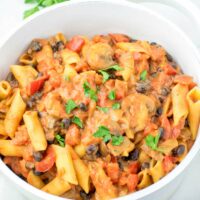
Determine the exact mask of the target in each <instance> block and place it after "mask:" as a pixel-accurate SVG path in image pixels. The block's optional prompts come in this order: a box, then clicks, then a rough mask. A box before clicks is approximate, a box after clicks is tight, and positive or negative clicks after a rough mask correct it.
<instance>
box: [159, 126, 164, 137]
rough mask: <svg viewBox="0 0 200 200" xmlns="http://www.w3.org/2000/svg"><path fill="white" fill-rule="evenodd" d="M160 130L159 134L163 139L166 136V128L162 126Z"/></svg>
mask: <svg viewBox="0 0 200 200" xmlns="http://www.w3.org/2000/svg"><path fill="white" fill-rule="evenodd" d="M158 131H159V134H160V139H163V138H164V133H165V130H164V128H163V127H160V128H159V129H158Z"/></svg>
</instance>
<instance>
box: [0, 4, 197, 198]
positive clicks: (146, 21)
mask: <svg viewBox="0 0 200 200" xmlns="http://www.w3.org/2000/svg"><path fill="white" fill-rule="evenodd" d="M57 32H63V33H65V34H66V36H67V37H70V36H73V35H76V34H82V35H89V36H92V35H94V34H100V33H111V32H114V33H115V32H116V33H117V32H119V33H125V34H127V35H129V36H131V37H132V38H137V39H145V40H149V41H155V42H157V43H159V44H161V45H163V46H164V48H166V49H167V51H168V52H169V53H170V54H171V55H173V57H174V58H175V60H176V61H177V62H178V63H179V64H180V66H181V67H182V69H183V71H184V72H185V73H187V74H189V75H191V76H193V77H194V78H195V80H196V81H197V82H198V80H200V73H199V64H200V56H199V54H198V50H197V49H196V48H195V46H194V45H193V44H192V42H191V41H190V40H189V39H188V38H187V37H186V36H185V35H184V33H183V32H182V31H181V30H179V29H178V28H177V27H176V26H175V25H174V24H172V23H171V22H169V21H167V20H165V19H164V18H162V17H161V16H159V15H157V14H155V13H153V12H152V11H150V10H148V9H145V8H144V7H142V6H141V5H138V4H134V3H130V2H129V3H128V2H126V1H117V0H85V1H79V0H76V1H71V2H67V3H63V4H60V5H57V6H55V7H51V8H49V9H45V10H44V11H42V12H40V13H39V14H36V15H34V16H33V17H31V18H30V19H28V20H27V21H25V22H24V23H23V24H22V25H21V26H20V27H19V28H18V29H17V30H16V31H15V32H14V33H12V34H11V36H10V37H9V38H8V39H7V40H6V41H5V42H4V44H3V45H2V46H1V47H0V79H3V78H5V76H6V74H7V73H8V71H9V66H10V65H11V64H13V63H15V62H16V61H17V59H18V57H19V56H20V54H21V53H22V52H23V51H24V50H25V49H26V48H27V45H28V44H29V43H30V41H31V40H32V39H33V38H38V37H49V36H50V35H53V34H55V33H57ZM199 148H200V136H199V135H198V137H197V139H196V142H195V144H194V145H193V147H192V149H191V151H190V152H189V153H188V155H187V157H186V158H185V159H184V160H183V161H182V163H181V164H180V165H179V166H177V167H176V168H175V169H174V170H173V171H172V172H171V173H170V174H168V175H167V176H165V177H164V178H162V179H161V180H160V181H159V182H157V183H155V184H153V185H151V186H149V187H147V188H146V189H143V190H141V191H138V192H135V193H132V194H129V195H127V196H124V197H121V198H119V199H121V200H127V199H129V200H136V199H140V200H152V199H153V200H160V199H161V198H162V200H164V199H167V198H169V197H170V196H171V195H172V194H173V192H174V191H175V190H176V188H177V187H178V185H179V184H180V182H181V180H182V178H183V177H184V174H185V173H186V169H187V167H188V166H189V164H190V162H191V160H192V159H193V158H194V157H195V155H196V154H197V152H198V151H199ZM0 171H1V173H2V174H4V175H5V176H6V177H7V178H8V179H9V180H10V182H11V183H12V184H14V186H15V187H17V188H18V189H19V190H20V191H21V192H22V193H23V194H24V195H26V197H28V198H29V199H38V200H63V198H60V197H55V196H53V195H49V194H47V193H44V192H42V191H40V190H38V189H36V188H34V187H32V186H31V185H29V184H28V183H26V182H24V181H23V180H21V179H20V178H18V177H17V176H16V175H15V174H14V173H13V172H12V171H11V170H10V169H9V168H8V167H6V165H5V164H4V163H3V162H2V161H1V160H0Z"/></svg>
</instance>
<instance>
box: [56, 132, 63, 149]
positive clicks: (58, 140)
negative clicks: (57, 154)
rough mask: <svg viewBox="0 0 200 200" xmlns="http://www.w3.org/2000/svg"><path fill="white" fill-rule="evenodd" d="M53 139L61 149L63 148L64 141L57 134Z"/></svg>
mask: <svg viewBox="0 0 200 200" xmlns="http://www.w3.org/2000/svg"><path fill="white" fill-rule="evenodd" d="M55 139H56V141H57V142H58V143H59V145H60V146H61V147H65V139H64V138H63V137H62V136H61V135H59V134H57V135H56V136H55Z"/></svg>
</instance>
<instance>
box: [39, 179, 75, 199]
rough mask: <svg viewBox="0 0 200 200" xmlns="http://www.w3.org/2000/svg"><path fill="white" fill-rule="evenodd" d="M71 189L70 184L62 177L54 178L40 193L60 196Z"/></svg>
mask: <svg viewBox="0 0 200 200" xmlns="http://www.w3.org/2000/svg"><path fill="white" fill-rule="evenodd" d="M70 189H71V186H70V184H69V183H68V182H67V181H66V180H65V179H63V178H62V177H59V176H57V177H55V178H54V179H53V180H52V181H51V182H49V183H48V184H47V185H45V186H44V187H43V188H42V191H44V192H48V193H50V194H53V195H58V196H60V195H62V194H64V193H65V192H67V191H68V190H70Z"/></svg>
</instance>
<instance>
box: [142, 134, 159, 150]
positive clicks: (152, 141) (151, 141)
mask: <svg viewBox="0 0 200 200" xmlns="http://www.w3.org/2000/svg"><path fill="white" fill-rule="evenodd" d="M159 139H160V134H157V135H156V136H155V137H154V136H152V135H148V136H147V137H146V138H145V142H146V145H147V146H148V147H150V148H151V149H152V150H155V151H161V150H160V149H159V148H158V142H159Z"/></svg>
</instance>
